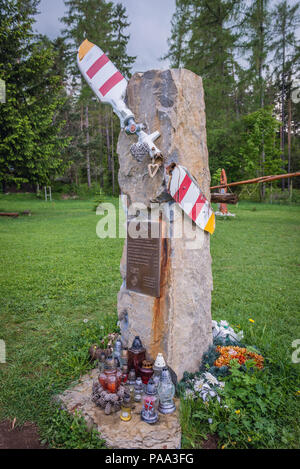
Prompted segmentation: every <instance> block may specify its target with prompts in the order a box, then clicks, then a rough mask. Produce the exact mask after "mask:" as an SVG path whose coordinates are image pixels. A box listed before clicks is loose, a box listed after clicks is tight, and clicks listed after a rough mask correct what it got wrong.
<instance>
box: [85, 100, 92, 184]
mask: <svg viewBox="0 0 300 469" xmlns="http://www.w3.org/2000/svg"><path fill="white" fill-rule="evenodd" d="M85 128H86V172H87V183H88V187H89V188H90V187H91V185H92V184H91V162H90V149H89V145H90V134H89V107H88V106H86V107H85Z"/></svg>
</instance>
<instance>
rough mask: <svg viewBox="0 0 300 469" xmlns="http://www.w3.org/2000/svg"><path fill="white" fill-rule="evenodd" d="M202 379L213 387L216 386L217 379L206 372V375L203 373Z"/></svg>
mask: <svg viewBox="0 0 300 469" xmlns="http://www.w3.org/2000/svg"><path fill="white" fill-rule="evenodd" d="M204 377H205V379H206V380H207V381H208V382H209V383H210V384H212V385H213V386H218V383H219V382H218V380H217V378H215V377H214V375H212V374H211V373H209V372H208V371H207V372H206V373H204Z"/></svg>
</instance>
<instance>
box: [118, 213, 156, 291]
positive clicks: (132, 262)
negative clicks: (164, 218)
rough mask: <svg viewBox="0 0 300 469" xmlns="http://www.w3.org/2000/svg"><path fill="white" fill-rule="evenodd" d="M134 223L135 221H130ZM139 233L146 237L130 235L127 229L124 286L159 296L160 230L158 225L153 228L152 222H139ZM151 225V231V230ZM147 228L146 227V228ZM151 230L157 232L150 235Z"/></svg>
mask: <svg viewBox="0 0 300 469" xmlns="http://www.w3.org/2000/svg"><path fill="white" fill-rule="evenodd" d="M130 223H136V222H133V221H132V222H130ZM139 223H140V224H141V225H144V226H143V227H141V230H140V231H141V233H142V234H144V235H145V233H147V231H148V237H130V235H129V229H128V230H127V269H126V288H127V289H128V290H132V291H135V292H137V293H143V294H144V295H149V296H155V297H159V296H160V231H159V226H158V227H157V226H156V228H154V229H153V226H152V225H153V223H156V224H157V223H158V224H159V222H150V221H149V222H148V221H145V222H139ZM151 227H152V231H151ZM147 228H148V229H147ZM151 232H152V233H155V234H159V236H157V237H151Z"/></svg>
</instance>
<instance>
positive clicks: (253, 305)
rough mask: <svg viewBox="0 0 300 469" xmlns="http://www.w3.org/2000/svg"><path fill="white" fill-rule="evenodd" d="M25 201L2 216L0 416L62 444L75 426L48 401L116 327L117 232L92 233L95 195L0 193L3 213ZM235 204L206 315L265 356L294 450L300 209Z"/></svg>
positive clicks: (218, 243) (225, 223) (215, 246)
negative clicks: (13, 214)
mask: <svg viewBox="0 0 300 469" xmlns="http://www.w3.org/2000/svg"><path fill="white" fill-rule="evenodd" d="M110 201H113V203H115V204H116V203H117V200H116V199H115V200H113V199H110ZM26 209H30V210H31V211H32V216H31V217H27V216H21V217H19V218H17V219H11V218H4V217H1V218H0V234H1V261H2V262H1V267H0V278H1V298H0V318H1V323H0V339H3V340H5V342H6V347H7V363H6V364H2V365H0V379H1V381H0V419H3V418H5V417H9V418H14V417H16V418H17V423H20V424H21V423H22V422H24V421H25V420H30V421H33V422H37V424H38V425H39V427H40V429H41V434H42V435H46V437H45V438H46V439H48V440H50V443H51V442H52V444H53V445H54V446H55V445H56V446H59V447H62V446H64V442H63V439H64V436H63V435H61V434H60V435H58V437H57V438H56V440H55V441H54V440H51V438H50V437H49V438H48V437H47V432H48V434H49V429H51V432H52V436H53V434H55V432H58V434H59V432H60V433H61V430H59V429H58V427H59V428H60V429H62V428H63V429H64V430H63V431H64V432H65V440H68V441H69V440H70V428H71V426H72V424H71V423H70V425H69V423H68V422H66V421H65V420H64V422H62V421H61V420H59V419H58V418H57V417H55V416H57V410H56V408H55V406H54V405H53V404H52V400H51V398H52V396H53V395H54V394H55V393H56V392H58V391H60V390H62V389H65V387H66V386H67V385H68V384H69V383H70V382H71V381H72V380H74V379H75V378H77V377H78V376H79V375H80V373H82V372H84V371H86V370H87V369H88V368H89V366H90V365H89V364H88V363H87V360H86V350H87V346H88V345H89V344H90V343H93V342H94V341H95V340H96V341H97V339H98V338H99V336H100V335H103V334H105V333H106V332H110V331H112V330H114V329H115V328H116V303H117V292H118V290H119V288H120V284H121V276H120V273H119V262H120V257H121V253H122V246H123V240H122V239H106V240H100V239H99V238H98V237H97V236H96V224H97V221H98V219H99V217H98V216H97V215H96V213H95V212H94V211H93V210H92V209H93V202H92V201H91V200H67V201H63V200H55V201H53V202H52V203H51V202H44V201H42V200H38V199H36V198H35V197H34V196H32V195H29V194H28V195H26V194H25V195H24V194H23V195H1V196H0V211H22V210H26ZM231 211H233V212H235V213H236V214H237V216H236V218H235V219H228V220H217V227H216V232H215V234H214V235H213V237H212V240H211V252H212V258H213V277H214V291H213V301H212V314H213V318H214V319H226V320H228V321H229V322H230V323H231V324H233V325H234V326H236V327H240V328H241V329H243V330H244V332H245V336H246V342H247V343H251V344H255V345H257V346H258V347H259V348H260V350H261V351H262V352H263V353H264V355H265V356H266V357H268V359H269V360H270V363H271V364H272V366H273V370H274V380H275V381H276V383H277V384H278V386H279V387H281V388H282V390H283V392H284V398H285V399H286V420H285V423H284V425H285V426H286V431H287V432H288V433H289V435H290V437H289V438H287V443H286V446H287V447H297V445H298V446H299V440H298V438H299V432H298V430H297V428H298V426H299V421H298V417H299V401H300V397H297V395H296V392H297V390H299V389H300V383H299V369H300V363H299V364H293V363H292V359H291V356H292V352H293V351H294V349H293V347H292V342H293V341H294V340H296V339H300V321H299V318H300V300H299V298H300V295H299V290H300V275H299V274H300V206H295V205H290V206H284V205H266V204H265V205H264V204H253V203H240V204H239V206H238V207H234V208H232V207H231ZM249 318H251V319H253V320H254V321H255V322H254V323H251V322H250V321H249ZM85 319H88V321H85V322H84V320H85ZM102 328H103V329H102ZM299 356H300V353H299ZM297 380H298V381H297ZM60 418H61V417H60ZM64 418H65V419H67V418H68V417H64ZM53 422H54V423H53ZM55 422H56V423H55ZM59 422H60V423H59ZM55 425H56V427H55ZM281 425H282V424H281ZM185 431H186V432H190V431H191V430H190V429H188V428H187V429H186V430H185ZM278 431H280V428H279V429H278ZM73 432H74V430H73ZM71 433H72V432H71ZM78 434H79V433H78ZM80 435H81V433H80ZM58 440H59V442H60V443H57V441H58ZM81 440H82V441H85V440H84V438H83V437H82V435H81ZM74 441H76V444H78V441H77V440H76V438H75V440H74ZM93 441H94V440H93ZM93 441H92V440H91V439H87V440H86V442H85V443H82V445H83V447H94V445H95V443H93ZM67 446H68V445H67ZM70 446H72V444H71V443H70V444H69V447H70ZM266 446H267V443H266Z"/></svg>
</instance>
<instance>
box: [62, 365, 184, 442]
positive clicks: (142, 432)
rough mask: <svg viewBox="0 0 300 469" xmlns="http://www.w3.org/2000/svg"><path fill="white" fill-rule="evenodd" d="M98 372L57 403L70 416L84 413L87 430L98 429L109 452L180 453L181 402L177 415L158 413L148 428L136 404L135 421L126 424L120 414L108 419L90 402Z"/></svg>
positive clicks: (90, 374)
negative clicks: (70, 414) (60, 403)
mask: <svg viewBox="0 0 300 469" xmlns="http://www.w3.org/2000/svg"><path fill="white" fill-rule="evenodd" d="M98 373H99V372H98V370H97V369H95V370H92V371H91V372H90V373H88V374H87V375H84V376H82V377H81V379H80V380H79V383H78V384H76V385H74V386H73V387H71V388H69V389H67V390H66V391H65V392H64V393H63V394H61V395H59V396H58V399H59V400H60V401H61V402H63V404H64V405H65V407H66V409H67V410H68V411H69V412H72V413H74V412H75V410H77V411H78V412H81V414H82V415H83V417H84V419H85V420H86V422H87V426H88V428H90V429H91V428H92V427H94V428H96V429H97V430H98V432H99V433H100V437H101V438H103V439H104V440H105V441H106V444H107V446H108V447H110V448H116V449H117V448H123V449H124V448H128V449H177V448H180V443H181V428H180V423H179V410H178V408H179V401H178V400H175V402H176V412H174V413H173V414H169V415H163V414H160V413H159V420H158V422H157V423H156V424H154V425H149V424H147V423H145V422H143V421H142V420H141V416H140V412H141V408H142V404H140V403H135V404H134V408H133V409H132V419H131V420H130V421H129V422H123V421H122V420H121V419H120V412H117V413H114V414H111V415H105V413H104V410H102V409H100V408H99V407H97V406H96V405H95V404H94V403H93V402H92V400H91V394H92V385H93V380H95V379H97V377H98Z"/></svg>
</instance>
